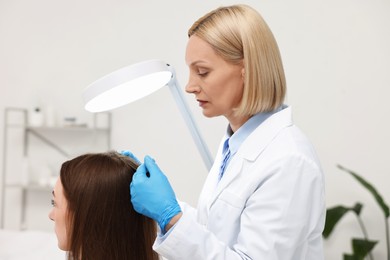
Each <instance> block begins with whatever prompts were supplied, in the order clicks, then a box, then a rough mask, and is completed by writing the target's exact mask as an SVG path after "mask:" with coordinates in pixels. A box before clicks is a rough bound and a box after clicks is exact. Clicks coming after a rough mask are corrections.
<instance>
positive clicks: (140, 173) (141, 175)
mask: <svg viewBox="0 0 390 260" xmlns="http://www.w3.org/2000/svg"><path fill="white" fill-rule="evenodd" d="M149 176H150V175H149V172H148V169H146V166H145V164H144V163H143V164H141V165H140V166H138V168H137V170H136V171H135V173H134V174H133V178H132V182H135V181H137V180H143V179H145V177H149Z"/></svg>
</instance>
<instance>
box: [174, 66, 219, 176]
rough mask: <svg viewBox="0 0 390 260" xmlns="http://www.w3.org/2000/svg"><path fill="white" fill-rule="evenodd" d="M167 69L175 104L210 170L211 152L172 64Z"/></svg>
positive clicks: (211, 162)
mask: <svg viewBox="0 0 390 260" xmlns="http://www.w3.org/2000/svg"><path fill="white" fill-rule="evenodd" d="M168 66H169V65H168ZM169 69H170V70H171V71H172V78H171V80H170V81H169V82H168V86H169V89H170V90H171V93H172V95H173V98H174V99H175V101H176V104H177V106H178V107H179V110H180V112H181V114H182V116H183V118H184V121H185V122H186V124H187V127H188V129H189V130H190V132H191V135H192V138H193V140H194V142H195V144H196V146H197V148H198V151H199V153H200V155H201V157H202V159H203V162H204V164H205V166H206V168H207V170H208V171H210V169H211V166H212V165H213V158H212V156H211V153H210V151H209V149H208V147H207V145H206V143H205V141H204V139H203V138H202V136H201V134H200V131H199V129H198V126H197V124H196V122H195V120H194V117H193V116H192V113H191V111H190V109H189V107H188V104H187V103H186V101H185V97H184V95H183V92H182V91H181V89H180V87H179V83H178V82H177V79H176V74H175V72H174V70H173V68H172V66H169Z"/></svg>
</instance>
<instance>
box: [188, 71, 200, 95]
mask: <svg viewBox="0 0 390 260" xmlns="http://www.w3.org/2000/svg"><path fill="white" fill-rule="evenodd" d="M198 89H199V88H198V87H197V83H196V80H195V79H194V76H193V75H192V73H190V76H189V78H188V82H187V85H186V87H185V90H186V92H187V93H190V94H192V93H195V92H197V91H198Z"/></svg>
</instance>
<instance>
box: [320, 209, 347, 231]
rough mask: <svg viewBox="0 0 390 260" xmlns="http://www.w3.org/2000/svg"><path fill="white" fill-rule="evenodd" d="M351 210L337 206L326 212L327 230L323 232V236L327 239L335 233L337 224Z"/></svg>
mask: <svg viewBox="0 0 390 260" xmlns="http://www.w3.org/2000/svg"><path fill="white" fill-rule="evenodd" d="M350 210H351V208H347V207H344V206H341V205H339V206H335V207H332V208H329V209H327V210H326V218H325V228H324V231H323V232H322V235H323V236H324V237H325V238H327V237H328V236H329V235H330V234H331V233H332V231H333V229H334V227H335V226H336V224H337V223H338V222H339V220H340V219H341V218H342V217H343V216H344V215H345V213H347V212H348V211H350Z"/></svg>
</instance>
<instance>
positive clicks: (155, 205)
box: [130, 156, 181, 233]
mask: <svg viewBox="0 0 390 260" xmlns="http://www.w3.org/2000/svg"><path fill="white" fill-rule="evenodd" d="M130 195H131V202H132V203H133V207H134V209H135V210H136V211H137V212H138V213H140V214H143V215H145V216H148V217H149V218H152V219H154V220H155V221H156V222H157V223H158V225H159V226H160V228H161V232H163V233H165V226H166V225H167V224H168V223H169V221H170V220H171V219H172V218H173V217H174V216H176V215H177V214H179V213H180V212H181V209H180V206H179V203H178V202H177V200H176V196H175V193H174V191H173V189H172V187H171V185H170V184H169V181H168V179H167V177H166V176H165V175H164V173H163V172H162V171H161V170H160V168H159V167H158V166H157V164H156V162H155V161H154V160H153V159H152V158H151V157H150V156H145V159H144V163H143V164H141V165H140V166H139V167H138V169H137V171H136V172H135V173H134V175H133V180H132V182H131V183H130Z"/></svg>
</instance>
